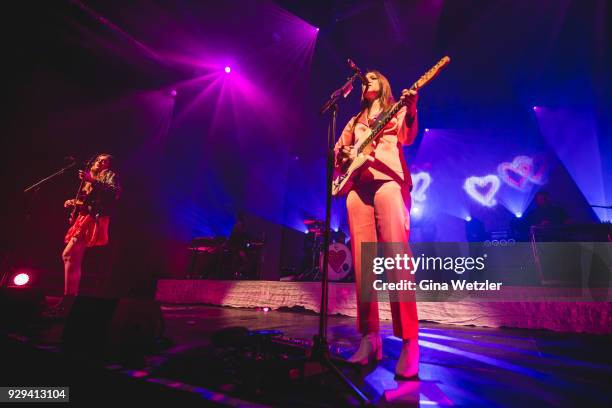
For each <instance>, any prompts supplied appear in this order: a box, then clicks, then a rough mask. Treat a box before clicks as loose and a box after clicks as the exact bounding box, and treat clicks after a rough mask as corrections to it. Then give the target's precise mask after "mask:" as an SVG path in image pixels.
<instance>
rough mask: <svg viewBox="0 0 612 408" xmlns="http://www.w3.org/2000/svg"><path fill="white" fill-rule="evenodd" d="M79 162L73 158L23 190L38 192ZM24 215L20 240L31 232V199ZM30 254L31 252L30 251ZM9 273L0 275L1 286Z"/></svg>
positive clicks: (28, 259)
mask: <svg viewBox="0 0 612 408" xmlns="http://www.w3.org/2000/svg"><path fill="white" fill-rule="evenodd" d="M76 164H77V162H76V160H72V162H71V163H70V164H68V165H66V166H64V167H62V168H61V169H59V170H58V171H56V172H55V173H53V174H51V175H49V176H47V177H45V178H43V179H41V180H39V181H37V182H36V183H34V184H32V185H31V186H29V187H27V188H25V189H24V190H23V193H24V194H28V193H30V192H34V193H36V192H37V191H38V190H39V188H40V186H42V185H43V184H45V183H46V182H47V181H49V180H51V179H53V178H55V177H57V176H59V175H61V174H64V173H65V172H66V170H69V169H71V168H72V167H74V166H75V165H76ZM24 216H25V228H24V231H25V232H23V233H21V234H20V235H19V238H18V239H19V240H25V239H26V237H27V236H28V235H29V234H30V233H31V231H30V228H31V227H30V221H31V208H30V203H29V201H28V200H27V199H26V201H25V202H24ZM28 254H29V252H28ZM22 255H23V254H19V255H18V256H20V257H21V256H22ZM30 257H31V255H26V256H24V258H25V261H26V262H27V263H30V261H31V259H30ZM7 274H8V269H7V270H6V271H5V272H4V274H3V275H2V276H0V287H2V285H3V284H4V283H5V281H6V279H7Z"/></svg>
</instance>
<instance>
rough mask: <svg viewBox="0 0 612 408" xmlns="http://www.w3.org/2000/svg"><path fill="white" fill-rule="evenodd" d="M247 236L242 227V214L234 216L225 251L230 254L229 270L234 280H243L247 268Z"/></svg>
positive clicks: (243, 226)
mask: <svg viewBox="0 0 612 408" xmlns="http://www.w3.org/2000/svg"><path fill="white" fill-rule="evenodd" d="M248 242H249V236H248V235H247V233H246V229H245V225H244V214H242V213H239V214H238V215H237V216H236V223H235V224H234V227H233V228H232V231H231V232H230V235H229V237H228V239H227V249H228V250H229V252H230V258H231V268H232V273H233V277H234V278H235V279H240V278H243V277H244V275H245V272H246V267H247V254H246V249H247V244H248Z"/></svg>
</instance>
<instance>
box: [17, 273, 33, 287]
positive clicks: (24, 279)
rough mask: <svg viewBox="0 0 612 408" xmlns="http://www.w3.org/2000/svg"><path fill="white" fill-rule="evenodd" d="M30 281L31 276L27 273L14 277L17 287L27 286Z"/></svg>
mask: <svg viewBox="0 0 612 408" xmlns="http://www.w3.org/2000/svg"><path fill="white" fill-rule="evenodd" d="M29 281H30V275H28V274H27V273H18V274H17V275H15V276H14V277H13V284H15V286H23V285H27V283H28V282H29Z"/></svg>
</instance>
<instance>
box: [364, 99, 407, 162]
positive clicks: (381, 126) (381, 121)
mask: <svg viewBox="0 0 612 408" xmlns="http://www.w3.org/2000/svg"><path fill="white" fill-rule="evenodd" d="M400 109H402V102H396V103H395V104H394V105H393V106H391V109H389V110H388V111H387V112H386V113H385V114H384V116H383V117H382V118H380V119H379V120H378V121H377V122H376V125H375V126H374V127H373V128H372V132H370V136H368V138H367V139H366V140H365V141H364V142H363V143H362V144H361V146H359V149H357V153H361V152H363V150H364V149H365V148H366V147H368V146H369V145H370V143H371V142H372V140H374V138H376V136H378V134H379V133H380V132H382V130H383V129H384V127H385V126H387V123H389V122H390V121H391V119H393V117H394V116H395V115H396V114H397V112H399V111H400Z"/></svg>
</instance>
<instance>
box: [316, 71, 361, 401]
mask: <svg viewBox="0 0 612 408" xmlns="http://www.w3.org/2000/svg"><path fill="white" fill-rule="evenodd" d="M358 78H359V74H358V73H355V74H353V75H352V76H351V77H349V78H348V80H347V81H346V83H345V84H344V85H342V87H340V88H338V89H337V90H336V91H334V92H333V93H332V94H331V96H330V98H329V100H328V101H327V102H325V103H324V104H323V106H322V107H321V109H320V110H319V113H320V114H324V113H325V112H328V111H329V112H330V113H331V116H330V124H329V127H328V129H327V179H326V206H325V226H324V229H323V248H324V253H323V271H322V273H321V276H322V278H321V312H320V314H319V333H318V334H317V335H315V336H314V338H313V345H312V349H311V354H310V363H314V364H319V365H320V366H321V367H322V368H327V369H328V370H330V371H331V372H333V373H334V374H335V375H336V376H337V377H339V379H340V380H341V381H342V383H343V384H344V385H345V386H346V387H347V388H348V389H350V391H351V392H352V393H353V394H354V395H355V396H356V397H358V398H359V400H360V402H361V404H363V405H365V404H369V403H370V401H369V399H368V397H366V395H365V394H364V393H363V392H361V390H360V389H359V388H358V387H357V386H356V385H355V384H353V382H352V381H351V380H350V379H349V378H348V377H347V376H346V375H345V374H344V373H343V372H342V371H341V370H340V369H339V368H338V367H336V365H335V364H334V363H333V362H332V361H331V359H330V356H329V344H328V342H327V316H328V313H327V304H328V298H329V276H328V273H327V272H328V267H329V243H330V218H331V206H332V182H333V175H334V144H335V137H336V120H337V117H338V101H339V100H340V98H341V97H344V98H346V97H347V96H348V95H349V94H350V93H351V91H352V90H353V82H355V80H356V79H358Z"/></svg>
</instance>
